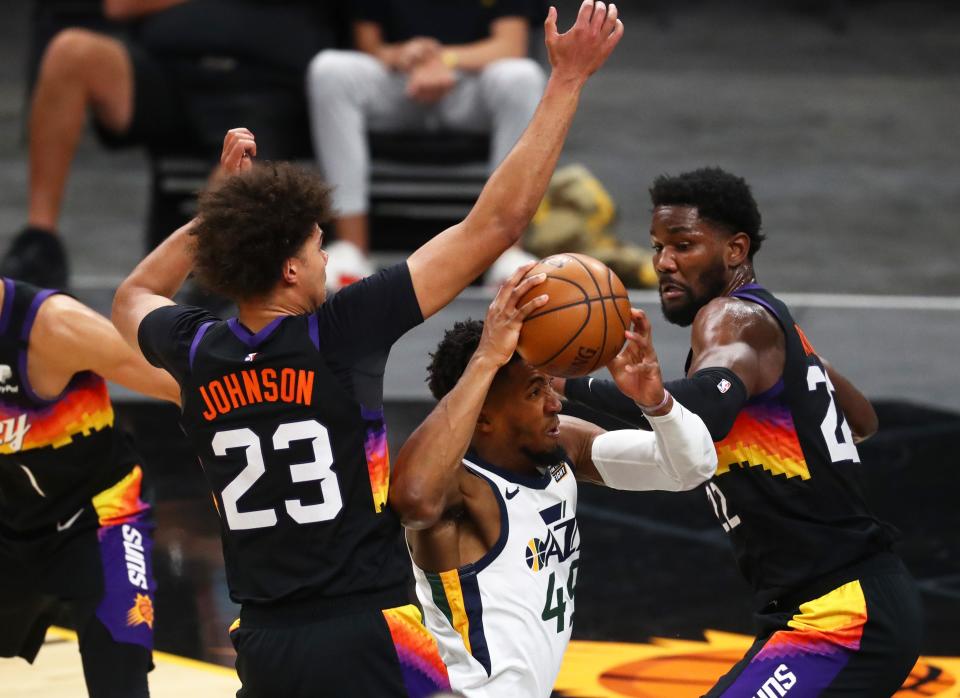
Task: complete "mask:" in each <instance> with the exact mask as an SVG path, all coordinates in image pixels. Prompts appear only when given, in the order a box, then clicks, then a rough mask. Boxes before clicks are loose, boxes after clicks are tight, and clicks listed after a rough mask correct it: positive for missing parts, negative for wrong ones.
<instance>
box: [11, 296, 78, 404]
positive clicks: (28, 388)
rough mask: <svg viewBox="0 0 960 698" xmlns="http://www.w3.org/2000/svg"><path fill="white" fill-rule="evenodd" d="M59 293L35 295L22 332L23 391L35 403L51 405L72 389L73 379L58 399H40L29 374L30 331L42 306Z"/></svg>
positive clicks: (20, 362) (21, 367)
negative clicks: (34, 390) (31, 383)
mask: <svg viewBox="0 0 960 698" xmlns="http://www.w3.org/2000/svg"><path fill="white" fill-rule="evenodd" d="M57 293H60V291H55V290H53V289H46V290H44V291H40V293H38V294H37V295H35V296H34V297H33V300H32V301H31V302H30V308H29V310H27V317H26V318H25V319H24V321H23V328H22V329H21V330H20V339H21V340H22V341H23V345H22V346H21V348H20V358H19V361H18V362H17V363H18V366H19V368H20V385H22V386H23V390H24V392H25V393H26V394H27V397H29V398H30V399H31V400H33V401H34V402H39V403H41V404H50V403H51V402H56V401H57V400H59V399H60V398H62V397H63V396H64V394H65V393H66V392H67V391H68V390H69V389H70V383H72V382H73V380H72V379H71V380H70V382H68V383H67V387H65V388H64V389H63V390H62V391H60V394H59V395H57V396H56V397H52V398H45V397H40V396H39V395H37V394H36V393H35V392H33V386H32V385H30V377H29V375H28V374H27V354H28V353H29V348H30V331H31V330H32V329H33V323H34V322H35V321H36V319H37V313H38V312H40V306H41V305H42V304H43V302H44V301H45V300H47V299H48V298H49V297H50V296H52V295H54V294H57ZM4 305H6V303H4Z"/></svg>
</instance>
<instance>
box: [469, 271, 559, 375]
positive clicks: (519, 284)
mask: <svg viewBox="0 0 960 698" xmlns="http://www.w3.org/2000/svg"><path fill="white" fill-rule="evenodd" d="M535 264H536V262H530V263H529V264H524V265H523V266H522V267H520V268H519V269H517V270H516V271H515V272H514V273H513V276H511V277H510V278H509V279H507V280H506V281H505V282H504V284H503V286H501V287H500V290H499V291H497V296H496V298H494V299H493V302H492V303H491V304H490V308H489V309H488V310H487V317H486V319H485V320H484V322H483V335H481V337H480V345H479V346H478V347H477V355H480V356H487V357H489V358H490V359H491V360H493V361H494V362H496V364H497V365H498V366H503V365H504V364H506V363H507V362H508V361H510V358H511V357H512V356H513V353H514V352H515V351H516V350H517V342H518V341H519V339H520V328H521V327H523V321H524V320H525V319H526V318H527V316H528V315H530V313H532V312H533V311H534V310H536V309H537V308H540V307H542V306H543V305H544V304H545V303H546V302H547V300H548V296H546V295H545V294H543V295H539V296H535V297H533V298H532V299H530V300H529V301H527V302H526V303H525V304H524V305H521V306H519V307H518V306H517V301H519V300H520V299H521V298H522V297H523V295H524V294H525V293H527V291H529V290H530V289H531V288H533V287H535V286H539V285H540V284H542V283H543V282H544V281H545V280H546V278H547V275H546V274H534V275H533V276H530V277H529V278H526V279H525V278H523V276H524V274H526V273H527V272H528V271H530V270H531V269H532V268H533V267H534V265H535Z"/></svg>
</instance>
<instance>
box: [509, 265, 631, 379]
mask: <svg viewBox="0 0 960 698" xmlns="http://www.w3.org/2000/svg"><path fill="white" fill-rule="evenodd" d="M540 273H545V274H546V275H547V278H546V280H545V281H544V282H543V283H542V284H540V285H539V286H534V287H533V288H532V289H530V290H529V291H528V292H527V293H526V294H525V295H524V296H523V298H521V299H520V301H519V302H518V306H522V305H523V304H524V303H526V302H528V301H530V300H532V299H533V298H536V297H537V296H539V295H542V294H547V295H548V296H550V300H549V301H547V304H546V305H544V306H543V307H541V308H538V309H537V310H535V311H534V312H533V314H532V315H530V317H528V318H527V319H526V320H525V321H524V323H523V328H522V329H521V330H520V342H519V344H518V346H517V351H518V352H519V353H520V356H522V357H523V358H524V360H525V361H526V362H527V363H529V364H530V365H531V366H533V367H534V368H537V369H539V370H541V371H543V372H544V373H548V374H550V375H553V376H564V377H566V378H575V377H577V376H585V375H587V374H588V373H591V372H592V371H595V370H596V369H598V368H600V367H601V366H605V365H606V364H607V363H608V362H609V361H610V360H611V359H612V358H613V357H614V356H616V355H617V352H619V351H620V348H621V347H622V346H623V342H624V336H623V333H624V330H626V329H627V328H628V327H629V326H630V299H629V297H628V296H627V289H626V288H624V285H623V283H621V281H620V279H618V278H617V275H616V274H614V273H613V272H612V271H610V269H609V268H608V267H607V266H606V265H605V264H603V262H600V261H598V260H596V259H594V258H593V257H588V256H587V255H583V254H572V253H570V254H557V255H553V256H552V257H547V258H545V259H542V260H541V261H540V262H539V263H538V264H537V265H536V266H535V267H533V268H532V269H531V270H530V271H529V272H527V276H532V275H534V274H540Z"/></svg>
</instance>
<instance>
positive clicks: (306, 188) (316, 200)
mask: <svg viewBox="0 0 960 698" xmlns="http://www.w3.org/2000/svg"><path fill="white" fill-rule="evenodd" d="M330 215H331V207H330V188H329V187H327V186H326V185H325V184H324V183H323V181H322V180H321V179H320V177H319V176H318V175H317V174H316V173H315V172H313V171H311V170H307V169H305V168H302V167H297V166H295V165H291V164H289V163H283V162H281V163H271V162H266V163H258V164H257V165H255V166H254V167H253V168H252V169H250V170H248V171H246V172H243V173H241V174H238V175H235V176H233V177H230V178H229V179H226V180H225V181H223V182H222V183H220V184H219V185H217V186H215V187H213V188H212V189H209V190H208V191H205V192H204V193H203V194H202V195H201V196H200V206H199V211H198V216H199V219H200V220H199V223H198V225H197V226H196V227H195V228H194V230H193V235H194V236H196V253H195V262H194V274H195V276H196V277H197V280H198V281H199V282H200V284H201V285H203V286H204V287H206V288H208V289H209V290H211V291H213V292H215V293H219V294H221V295H223V296H226V297H228V298H232V299H234V300H246V299H250V298H260V297H263V296H265V295H267V294H268V293H269V292H270V291H271V290H273V288H274V287H275V286H276V285H277V283H278V282H279V281H280V279H281V277H282V272H283V263H284V262H285V261H286V260H287V259H289V258H290V257H293V256H295V255H296V254H297V252H298V251H299V250H300V248H301V247H302V246H303V244H304V243H305V242H306V241H307V240H308V239H309V237H310V235H311V234H312V233H313V227H314V225H316V224H321V223H325V222H326V221H327V220H329V219H330Z"/></svg>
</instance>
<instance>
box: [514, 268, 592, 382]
mask: <svg viewBox="0 0 960 698" xmlns="http://www.w3.org/2000/svg"><path fill="white" fill-rule="evenodd" d="M549 278H554V279H557V281H565V282H567V283H568V284H571V285H572V286H576V287H577V288H578V289H579V290H580V293H582V294H583V297H584V299H586V300H585V301H584V300H580V301H577V302H576V303H571V304H570V305H569V306H567V307H569V308H572V307H573V306H575V305H581V304H583V305H586V306H587V316H586V317H585V318H584V319H583V324H581V325H580V327H578V328H577V331H576V332H574V333H573V335H572V336H571V337H570V339H568V340H567V343H566V344H564V345H563V346H562V347H560V349H559V350H558V351H557V352H556V353H555V354H554V355H553V356H551V357H549V358H547V359H545V360H544V361H541V362H540V363H538V364H536V366H535V368H540V367H541V366H546V365H547V364H548V363H550V362H551V361H553V360H554V359H555V358H557V357H558V356H560V354H562V353H563V352H565V351H566V350H567V347H569V346H570V345H571V344H573V341H574V340H575V339H576V338H577V337H579V336H580V333H581V332H583V328H584V327H586V326H587V325H588V324H589V323H590V315H591V313H592V312H593V308H591V307H590V306H591V305H593V303H591V302H590V300H589V299H590V296H588V295H587V292H586V291H585V290H584V288H583V286H581V285H580V284H578V283H577V282H576V281H573V280H571V279H562V278H558V277H549ZM554 310H560V308H553V309H551V311H550V312H553V311H554ZM543 315H549V313H541V316H543ZM531 319H532V318H529V317H528V318H527V319H526V320H524V322H527V321H529V320H531Z"/></svg>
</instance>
